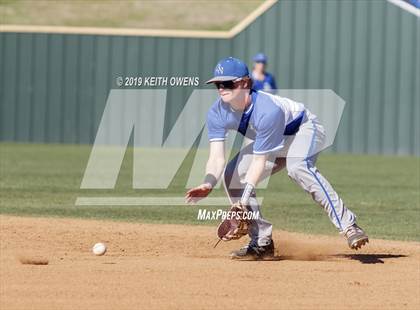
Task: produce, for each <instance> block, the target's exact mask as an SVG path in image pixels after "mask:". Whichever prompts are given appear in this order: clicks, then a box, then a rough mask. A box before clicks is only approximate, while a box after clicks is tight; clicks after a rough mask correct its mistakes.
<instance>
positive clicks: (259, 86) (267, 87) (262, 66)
mask: <svg viewBox="0 0 420 310" xmlns="http://www.w3.org/2000/svg"><path fill="white" fill-rule="evenodd" d="M253 60H254V67H253V69H252V74H251V77H252V88H253V89H254V90H263V91H265V92H267V93H270V94H275V93H276V89H277V86H276V80H275V79H274V76H273V75H272V74H270V73H268V72H267V71H266V67H267V56H266V55H264V54H263V53H258V54H257V55H255V56H254V58H253Z"/></svg>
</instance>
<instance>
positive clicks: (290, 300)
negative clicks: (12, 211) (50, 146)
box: [0, 216, 420, 309]
mask: <svg viewBox="0 0 420 310" xmlns="http://www.w3.org/2000/svg"><path fill="white" fill-rule="evenodd" d="M0 224H1V233H0V236H1V237H0V238H1V239H0V241H1V247H0V250H1V253H0V278H1V280H0V281H1V282H0V285H1V288H0V294H1V295H0V300H1V301H0V308H1V309H221V308H226V309H231V308H232V307H235V308H236V309H338V308H341V309H349V308H352V309H420V243H416V242H397V241H386V240H371V242H370V244H369V245H368V246H367V247H365V248H364V249H363V250H361V251H359V252H356V251H351V250H350V249H348V248H347V245H346V243H345V240H344V239H343V238H342V237H340V236H337V237H329V236H312V235H304V234H297V233H288V232H283V231H275V233H274V240H275V242H276V246H277V255H278V260H276V261H257V262H255V261H247V262H240V261H232V260H230V259H229V257H228V254H229V252H230V251H231V250H234V249H236V248H238V247H240V246H242V245H243V244H244V243H246V242H247V240H246V239H245V238H244V239H243V240H239V241H231V242H229V243H226V242H224V243H221V244H219V246H218V247H217V248H216V249H213V245H214V243H215V241H216V239H215V228H212V227H201V226H181V225H154V224H137V223H122V222H106V221H91V220H77V219H52V218H23V217H12V216H0ZM367 230H368V228H367ZM96 242H105V243H106V244H107V245H108V251H107V253H106V255H104V256H101V257H97V256H94V255H93V254H92V253H91V247H92V245H93V244H94V243H96ZM22 262H23V263H22ZM39 262H44V264H37V263H39ZM45 262H47V264H45Z"/></svg>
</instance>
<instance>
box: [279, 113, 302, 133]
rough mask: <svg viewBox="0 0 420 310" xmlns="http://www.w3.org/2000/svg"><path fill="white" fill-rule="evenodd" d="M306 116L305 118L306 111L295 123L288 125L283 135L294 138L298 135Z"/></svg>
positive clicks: (300, 114)
mask: <svg viewBox="0 0 420 310" xmlns="http://www.w3.org/2000/svg"><path fill="white" fill-rule="evenodd" d="M304 116H305V111H302V112H300V113H299V115H298V117H296V118H295V119H294V120H293V121H291V122H290V123H289V124H287V126H286V128H285V129H284V133H283V134H284V135H285V136H292V135H294V134H295V133H297V132H298V130H299V127H300V124H301V123H302V120H303V117H304Z"/></svg>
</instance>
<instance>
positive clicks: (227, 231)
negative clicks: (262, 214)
mask: <svg viewBox="0 0 420 310" xmlns="http://www.w3.org/2000/svg"><path fill="white" fill-rule="evenodd" d="M244 212H249V210H248V208H247V207H246V206H244V205H242V204H241V203H240V202H236V203H235V204H233V205H232V206H231V207H230V209H229V213H228V214H229V215H230V218H229V217H228V218H226V219H225V220H223V222H221V223H220V225H219V227H218V228H217V236H218V237H219V238H220V239H221V240H223V241H230V240H237V239H239V238H241V237H242V236H245V235H247V234H248V229H249V225H250V221H249V220H245V219H244Z"/></svg>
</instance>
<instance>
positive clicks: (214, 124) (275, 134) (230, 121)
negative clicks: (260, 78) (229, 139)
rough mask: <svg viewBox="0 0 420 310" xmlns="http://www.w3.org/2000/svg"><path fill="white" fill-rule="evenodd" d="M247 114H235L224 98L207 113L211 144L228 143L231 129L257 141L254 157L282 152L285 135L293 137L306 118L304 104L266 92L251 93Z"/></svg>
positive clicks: (244, 112) (242, 112)
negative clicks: (226, 141)
mask: <svg viewBox="0 0 420 310" xmlns="http://www.w3.org/2000/svg"><path fill="white" fill-rule="evenodd" d="M251 98H252V101H251V104H250V106H249V107H248V108H247V110H246V111H235V110H233V109H232V108H231V107H230V105H229V104H228V103H226V102H223V100H222V99H221V98H219V99H218V100H216V101H215V102H214V103H213V105H212V106H211V107H210V109H209V111H208V113H207V129H208V135H209V140H210V141H222V140H225V137H226V135H227V132H228V131H229V130H235V131H238V132H240V133H241V134H242V135H243V136H246V137H248V138H249V139H251V140H254V146H253V151H254V153H255V154H266V153H270V152H274V151H277V150H280V149H281V148H282V146H283V140H284V136H285V135H294V134H295V133H296V132H297V131H298V130H299V126H300V124H301V122H302V121H303V119H304V117H305V107H304V106H303V104H301V103H298V102H294V101H292V100H290V99H287V98H281V97H278V96H274V95H271V94H267V93H265V92H256V91H252V93H251Z"/></svg>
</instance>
